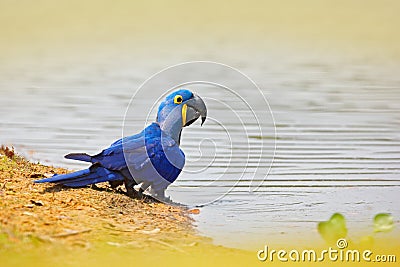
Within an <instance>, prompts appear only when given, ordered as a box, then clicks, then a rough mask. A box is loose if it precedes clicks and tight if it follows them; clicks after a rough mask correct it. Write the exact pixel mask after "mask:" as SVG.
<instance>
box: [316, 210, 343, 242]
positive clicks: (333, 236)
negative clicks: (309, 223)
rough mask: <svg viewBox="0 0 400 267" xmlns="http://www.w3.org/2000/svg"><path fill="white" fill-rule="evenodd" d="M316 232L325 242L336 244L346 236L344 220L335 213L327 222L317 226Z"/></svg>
mask: <svg viewBox="0 0 400 267" xmlns="http://www.w3.org/2000/svg"><path fill="white" fill-rule="evenodd" d="M318 232H319V234H320V235H321V236H322V238H323V239H324V240H325V241H326V242H328V243H330V244H331V243H336V241H337V240H338V239H340V238H345V237H346V236H347V228H346V219H345V218H344V216H343V215H342V214H340V213H335V214H333V215H332V217H331V218H330V219H329V220H328V221H325V222H320V223H319V224H318Z"/></svg>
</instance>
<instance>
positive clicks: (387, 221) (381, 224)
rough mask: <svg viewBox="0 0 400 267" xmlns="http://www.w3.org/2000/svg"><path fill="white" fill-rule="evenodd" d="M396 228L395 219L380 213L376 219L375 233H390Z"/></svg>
mask: <svg viewBox="0 0 400 267" xmlns="http://www.w3.org/2000/svg"><path fill="white" fill-rule="evenodd" d="M393 228H394V224H393V217H392V215H390V214H388V213H379V214H377V215H375V217H374V232H389V231H391V230H392V229H393Z"/></svg>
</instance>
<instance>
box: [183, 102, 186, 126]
mask: <svg viewBox="0 0 400 267" xmlns="http://www.w3.org/2000/svg"><path fill="white" fill-rule="evenodd" d="M186 111H187V105H186V104H183V106H182V126H185V124H186Z"/></svg>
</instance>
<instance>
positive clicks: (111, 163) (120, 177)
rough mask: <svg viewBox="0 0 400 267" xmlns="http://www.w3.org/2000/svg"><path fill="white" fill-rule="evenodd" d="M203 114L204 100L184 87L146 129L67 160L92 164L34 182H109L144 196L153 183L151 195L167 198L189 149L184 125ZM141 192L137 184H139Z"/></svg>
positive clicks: (72, 184) (135, 195)
mask: <svg viewBox="0 0 400 267" xmlns="http://www.w3.org/2000/svg"><path fill="white" fill-rule="evenodd" d="M199 117H201V120H202V122H201V125H203V123H204V121H205V120H206V118H207V108H206V105H205V103H204V101H203V100H202V99H201V98H200V97H199V96H198V95H196V94H195V93H192V92H191V91H189V90H186V89H181V90H178V91H175V92H173V93H171V94H170V95H168V96H167V97H166V98H165V99H164V100H163V102H161V104H160V106H159V108H158V112H157V118H156V122H153V123H151V124H150V125H149V126H147V127H146V128H145V129H144V130H143V131H142V132H140V133H138V134H135V135H132V136H128V137H123V138H121V139H119V140H117V141H116V142H114V143H113V144H111V146H110V147H108V148H106V149H104V150H103V151H101V152H100V153H98V154H96V155H93V156H90V155H88V154H86V153H71V154H68V155H66V156H65V158H67V159H74V160H81V161H86V162H90V163H92V165H91V166H90V167H89V168H88V169H84V170H80V171H76V172H73V173H68V174H62V175H58V174H55V175H54V176H53V177H50V178H46V179H42V180H37V181H35V182H36V183H47V182H48V183H56V184H62V185H65V186H68V187H83V186H86V185H90V184H96V183H101V182H109V183H110V184H111V187H113V188H115V187H117V186H118V185H122V184H124V185H125V188H126V191H127V194H128V196H130V197H133V198H140V197H142V196H143V195H142V193H143V192H144V191H145V190H146V189H147V188H149V187H150V188H151V190H152V195H153V196H154V197H156V198H157V199H159V200H162V201H168V200H169V198H167V197H166V196H165V190H166V189H167V187H168V186H169V185H170V184H171V183H173V182H174V181H175V180H176V178H177V177H178V175H179V174H180V172H181V171H182V168H183V166H184V165H185V154H184V153H183V151H182V150H181V149H180V148H179V145H180V140H181V133H182V129H183V127H186V126H189V125H190V124H192V123H193V122H195V121H196V120H197V119H198V118H199ZM139 184H140V188H139V191H137V190H136V189H135V188H134V186H135V185H139Z"/></svg>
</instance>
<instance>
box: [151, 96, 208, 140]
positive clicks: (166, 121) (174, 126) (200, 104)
mask: <svg viewBox="0 0 400 267" xmlns="http://www.w3.org/2000/svg"><path fill="white" fill-rule="evenodd" d="M200 117H201V125H203V123H204V121H205V120H206V118H207V107H206V105H205V103H204V101H203V99H201V98H200V97H199V96H198V95H196V94H195V93H192V92H191V91H189V90H186V89H180V90H177V91H175V92H173V93H171V94H169V95H168V96H167V97H166V98H165V99H164V100H163V101H162V102H161V104H160V106H159V108H158V113H157V120H156V121H157V123H158V124H159V125H160V127H161V129H162V130H163V131H165V132H166V133H167V134H169V135H170V136H171V137H172V138H173V139H174V140H175V141H176V142H177V143H178V144H179V143H180V137H181V132H182V128H183V127H186V126H189V125H191V124H192V123H193V122H195V121H196V120H197V119H198V118H200Z"/></svg>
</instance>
